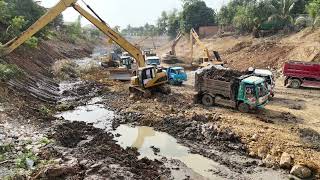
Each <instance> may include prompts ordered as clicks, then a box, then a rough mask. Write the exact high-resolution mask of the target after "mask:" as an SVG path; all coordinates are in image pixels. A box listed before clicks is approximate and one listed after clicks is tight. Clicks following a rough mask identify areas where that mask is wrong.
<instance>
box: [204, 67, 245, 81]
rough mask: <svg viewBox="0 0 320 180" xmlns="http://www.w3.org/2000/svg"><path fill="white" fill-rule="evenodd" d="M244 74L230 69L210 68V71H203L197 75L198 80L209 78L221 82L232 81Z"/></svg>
mask: <svg viewBox="0 0 320 180" xmlns="http://www.w3.org/2000/svg"><path fill="white" fill-rule="evenodd" d="M244 74H245V73H244V72H241V71H237V70H230V69H217V68H215V67H214V66H212V67H211V68H210V69H204V70H203V71H202V72H201V73H199V74H198V77H199V78H203V77H205V78H209V79H215V80H222V81H232V80H233V79H236V78H238V77H241V76H242V75H244Z"/></svg>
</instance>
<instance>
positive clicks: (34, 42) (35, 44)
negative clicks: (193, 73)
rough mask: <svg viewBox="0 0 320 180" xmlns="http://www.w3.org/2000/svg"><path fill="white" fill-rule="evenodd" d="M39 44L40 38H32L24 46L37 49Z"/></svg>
mask: <svg viewBox="0 0 320 180" xmlns="http://www.w3.org/2000/svg"><path fill="white" fill-rule="evenodd" d="M38 42H39V40H38V38H36V37H31V38H29V39H28V40H27V41H26V42H25V43H24V44H25V45H27V46H28V47H30V48H37V47H38Z"/></svg>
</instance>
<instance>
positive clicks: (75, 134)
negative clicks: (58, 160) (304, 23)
mask: <svg viewBox="0 0 320 180" xmlns="http://www.w3.org/2000/svg"><path fill="white" fill-rule="evenodd" d="M98 132H99V130H98V129H96V128H94V127H93V126H88V125H87V124H86V123H84V122H75V123H65V124H61V125H58V126H57V127H56V128H55V133H54V134H53V138H54V139H55V140H56V141H57V142H58V143H60V144H61V145H62V146H64V147H69V148H74V147H76V146H77V145H78V143H79V142H80V141H82V140H85V139H87V137H86V136H88V135H93V134H95V133H98Z"/></svg>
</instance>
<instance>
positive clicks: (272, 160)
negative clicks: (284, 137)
mask: <svg viewBox="0 0 320 180" xmlns="http://www.w3.org/2000/svg"><path fill="white" fill-rule="evenodd" d="M262 161H263V163H264V164H265V165H266V167H268V168H271V167H273V165H274V164H275V158H274V157H273V156H272V155H271V154H268V155H267V156H266V158H265V159H263V160H262Z"/></svg>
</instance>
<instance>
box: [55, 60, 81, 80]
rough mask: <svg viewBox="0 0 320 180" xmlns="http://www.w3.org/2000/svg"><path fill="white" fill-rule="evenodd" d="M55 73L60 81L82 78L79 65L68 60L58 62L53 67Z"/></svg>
mask: <svg viewBox="0 0 320 180" xmlns="http://www.w3.org/2000/svg"><path fill="white" fill-rule="evenodd" d="M53 73H54V75H55V76H56V77H57V78H58V79H60V80H68V79H72V78H78V77H80V69H79V65H77V64H76V63H75V62H72V61H71V60H68V59H64V60H60V61H57V62H56V63H55V64H54V65H53Z"/></svg>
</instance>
